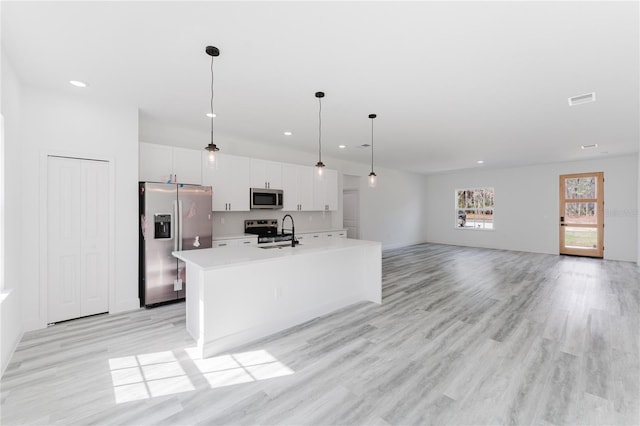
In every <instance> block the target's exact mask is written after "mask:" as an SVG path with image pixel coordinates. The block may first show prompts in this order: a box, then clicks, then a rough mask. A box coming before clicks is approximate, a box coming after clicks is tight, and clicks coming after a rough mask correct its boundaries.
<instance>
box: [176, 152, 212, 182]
mask: <svg viewBox="0 0 640 426" xmlns="http://www.w3.org/2000/svg"><path fill="white" fill-rule="evenodd" d="M203 152H204V150H200V149H187V148H177V147H175V148H173V176H174V179H175V180H176V182H178V183H190V184H193V185H202V161H201V159H202V153H203Z"/></svg>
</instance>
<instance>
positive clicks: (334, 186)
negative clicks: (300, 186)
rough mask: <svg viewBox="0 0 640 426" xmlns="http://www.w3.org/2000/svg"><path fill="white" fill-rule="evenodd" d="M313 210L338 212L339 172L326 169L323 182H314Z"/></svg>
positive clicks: (315, 180)
mask: <svg viewBox="0 0 640 426" xmlns="http://www.w3.org/2000/svg"><path fill="white" fill-rule="evenodd" d="M313 210H324V211H335V210H338V171H337V170H333V169H325V170H324V171H323V178H322V180H317V179H314V181H313Z"/></svg>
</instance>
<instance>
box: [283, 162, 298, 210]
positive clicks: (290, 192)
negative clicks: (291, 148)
mask: <svg viewBox="0 0 640 426" xmlns="http://www.w3.org/2000/svg"><path fill="white" fill-rule="evenodd" d="M282 191H283V197H284V200H283V201H284V202H283V206H282V210H284V211H296V210H298V206H299V205H300V200H299V199H298V166H296V165H295V164H283V165H282Z"/></svg>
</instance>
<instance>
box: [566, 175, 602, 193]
mask: <svg viewBox="0 0 640 426" xmlns="http://www.w3.org/2000/svg"><path fill="white" fill-rule="evenodd" d="M596 191H597V188H596V178H595V176H589V177H579V178H569V179H566V180H565V196H564V197H565V199H580V198H582V199H584V198H589V199H594V198H596V194H597V192H596Z"/></svg>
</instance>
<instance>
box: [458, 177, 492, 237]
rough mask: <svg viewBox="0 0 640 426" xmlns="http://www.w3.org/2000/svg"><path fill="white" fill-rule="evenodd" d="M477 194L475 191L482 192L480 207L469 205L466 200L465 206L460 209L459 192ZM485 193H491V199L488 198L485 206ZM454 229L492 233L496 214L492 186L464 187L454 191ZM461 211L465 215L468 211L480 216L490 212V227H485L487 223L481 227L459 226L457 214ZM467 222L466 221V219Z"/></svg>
mask: <svg viewBox="0 0 640 426" xmlns="http://www.w3.org/2000/svg"><path fill="white" fill-rule="evenodd" d="M470 191H471V192H474V193H475V192H477V191H483V198H482V205H475V206H474V205H469V204H468V203H467V202H466V200H465V206H464V207H460V206H459V198H460V193H461V192H465V193H468V192H470ZM487 192H490V193H491V197H490V198H489V200H490V205H487V199H488V198H487ZM453 196H454V225H453V226H454V227H455V229H459V230H467V231H494V230H495V213H496V202H495V197H496V190H495V187H494V186H482V187H465V188H456V189H455V190H454V194H453ZM460 210H462V211H464V212H465V213H466V214H467V215H468V214H469V211H473V212H474V213H475V214H478V213H480V214H482V215H485V214H486V213H485V212H487V211H491V213H490V214H491V222H490V224H491V227H487V226H486V225H487V223H486V222H484V221H483V222H482V224H483V226H482V227H477V226H474V227H470V226H469V227H468V226H460V223H459V214H458V212H459V211H460ZM467 221H468V219H467Z"/></svg>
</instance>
